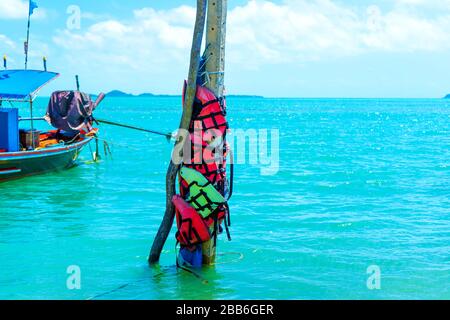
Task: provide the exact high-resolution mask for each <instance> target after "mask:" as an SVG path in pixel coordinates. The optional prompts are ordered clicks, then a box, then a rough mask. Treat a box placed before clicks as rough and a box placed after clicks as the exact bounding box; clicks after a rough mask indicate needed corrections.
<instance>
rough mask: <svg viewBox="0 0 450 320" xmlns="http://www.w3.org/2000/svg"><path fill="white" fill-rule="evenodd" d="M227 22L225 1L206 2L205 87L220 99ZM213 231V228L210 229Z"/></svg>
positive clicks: (211, 249)
mask: <svg viewBox="0 0 450 320" xmlns="http://www.w3.org/2000/svg"><path fill="white" fill-rule="evenodd" d="M226 21H227V0H209V1H208V20H207V22H206V57H207V59H208V60H207V62H206V72H207V79H208V81H207V83H206V85H205V86H206V87H207V88H208V89H209V90H211V91H212V92H214V94H215V95H216V96H217V97H221V96H223V94H224V91H225V85H224V79H225V77H224V76H225V39H226ZM210 230H211V231H213V230H214V226H212V227H211V229H210ZM202 254H203V264H205V265H212V264H214V262H215V260H216V246H215V245H214V239H212V240H210V241H207V242H205V243H203V245H202Z"/></svg>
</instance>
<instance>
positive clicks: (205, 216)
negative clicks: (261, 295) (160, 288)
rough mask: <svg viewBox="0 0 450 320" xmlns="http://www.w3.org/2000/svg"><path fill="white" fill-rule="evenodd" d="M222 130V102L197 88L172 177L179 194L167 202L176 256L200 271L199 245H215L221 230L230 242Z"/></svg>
mask: <svg viewBox="0 0 450 320" xmlns="http://www.w3.org/2000/svg"><path fill="white" fill-rule="evenodd" d="M185 90H186V83H185V87H184V91H185ZM184 96H185V95H184V92H183V97H184ZM183 105H184V101H183ZM227 129H228V123H227V121H226V103H225V98H217V97H216V96H215V95H214V93H213V92H211V91H210V90H208V89H207V88H205V87H203V86H197V92H196V97H195V101H194V105H193V113H192V120H191V124H190V128H189V135H190V143H189V145H190V146H188V148H190V153H188V158H186V155H185V158H184V159H183V164H182V166H181V169H180V172H179V175H178V180H179V191H180V194H179V195H175V196H174V197H173V199H172V202H173V204H174V206H175V213H176V221H177V229H178V230H177V233H176V240H177V243H179V244H180V246H181V250H180V256H181V257H182V258H183V262H184V263H186V262H187V264H188V265H191V266H195V267H197V266H201V258H200V257H201V245H202V243H204V242H207V241H210V240H212V241H214V245H215V244H216V240H217V236H218V234H219V233H221V232H222V231H223V228H222V225H224V227H225V230H226V233H227V236H228V240H231V238H230V233H229V229H228V227H229V226H230V210H229V207H228V203H227V202H228V200H229V198H230V197H231V194H232V189H233V188H232V183H233V181H232V180H233V179H232V176H233V167H232V164H231V166H230V168H231V170H230V171H231V176H230V179H229V180H228V178H227V170H226V169H227V164H226V158H227V154H228V153H229V147H228V144H227V141H226V134H227ZM177 262H178V260H177Z"/></svg>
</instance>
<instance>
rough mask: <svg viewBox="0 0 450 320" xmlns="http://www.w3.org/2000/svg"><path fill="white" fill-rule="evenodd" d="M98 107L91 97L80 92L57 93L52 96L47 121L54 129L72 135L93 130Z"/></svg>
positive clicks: (46, 116)
mask: <svg viewBox="0 0 450 320" xmlns="http://www.w3.org/2000/svg"><path fill="white" fill-rule="evenodd" d="M96 107H97V105H96V103H95V102H93V101H92V99H91V97H90V96H89V95H88V94H86V93H83V92H80V91H56V92H54V93H53V94H52V96H51V98H50V102H49V104H48V108H47V114H46V115H45V120H46V121H47V122H48V123H49V124H50V125H52V126H53V127H55V128H57V129H60V130H64V131H67V132H71V133H77V132H79V131H81V130H84V131H85V132H89V131H91V130H92V121H93V118H92V112H93V111H94V110H95V108H96Z"/></svg>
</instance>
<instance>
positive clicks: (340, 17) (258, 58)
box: [0, 0, 450, 98]
mask: <svg viewBox="0 0 450 320" xmlns="http://www.w3.org/2000/svg"><path fill="white" fill-rule="evenodd" d="M36 2H37V3H38V5H39V9H36V11H35V13H34V15H33V16H32V35H31V39H30V51H31V52H30V54H31V56H30V67H31V68H37V69H40V68H42V62H41V60H42V56H44V55H45V56H47V58H48V66H49V69H51V70H54V71H58V72H60V73H61V78H60V79H58V81H56V82H55V83H53V84H52V86H51V88H49V90H52V89H59V88H72V87H73V86H74V81H73V78H74V75H75V74H79V75H80V78H81V84H82V90H85V91H88V92H92V93H95V92H99V91H109V90H112V89H120V90H124V91H127V92H133V93H140V92H153V93H168V94H179V92H180V87H181V84H182V81H183V79H184V78H185V77H186V74H187V70H188V64H189V49H190V41H191V37H192V27H193V22H194V13H195V9H194V6H195V3H196V2H195V1H191V0H190V1H182V0H171V1H167V0H166V1H163V0H148V1H144V0H130V1H109V0H99V1H87V0H70V1H66V0H61V1H54V0H36ZM70 5H76V6H78V7H79V9H80V13H81V17H80V22H81V24H80V28H78V27H77V26H76V24H75V25H74V24H70V23H69V25H68V24H67V22H68V19H70V18H71V17H73V15H71V14H70V13H67V10H68V7H69V6H70ZM26 15H27V1H25V0H1V1H0V54H2V55H3V54H6V55H7V56H8V58H9V67H10V68H22V67H23V59H24V58H23V44H22V43H23V41H24V39H25V36H26ZM70 21H72V22H73V20H69V22H70ZM74 26H75V27H74ZM227 36H228V38H227V65H226V85H227V91H228V93H230V94H257V95H264V96H272V97H418V98H421V97H441V96H443V95H444V94H447V93H449V92H450V81H449V78H450V0H389V1H388V0H384V1H383V0H378V1H376V0H373V1H366V0H358V1H356V0H341V1H331V0H279V1H264V0H249V1H247V0H229V17H228V34H227Z"/></svg>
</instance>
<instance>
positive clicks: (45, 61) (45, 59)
mask: <svg viewBox="0 0 450 320" xmlns="http://www.w3.org/2000/svg"><path fill="white" fill-rule="evenodd" d="M42 61H43V62H44V70H45V71H47V58H46V57H42Z"/></svg>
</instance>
